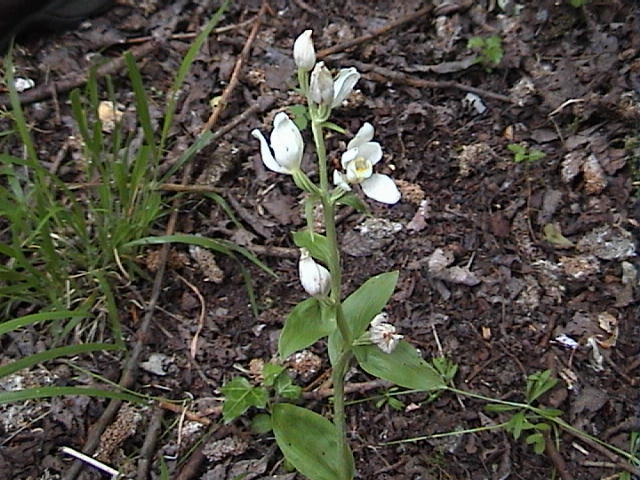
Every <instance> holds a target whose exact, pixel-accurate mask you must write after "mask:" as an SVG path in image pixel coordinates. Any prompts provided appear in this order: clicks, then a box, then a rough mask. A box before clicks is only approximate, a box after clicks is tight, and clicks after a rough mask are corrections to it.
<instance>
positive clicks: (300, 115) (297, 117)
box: [288, 105, 309, 130]
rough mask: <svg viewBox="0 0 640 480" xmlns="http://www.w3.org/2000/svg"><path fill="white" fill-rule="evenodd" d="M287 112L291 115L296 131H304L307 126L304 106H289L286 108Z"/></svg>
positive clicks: (307, 120)
mask: <svg viewBox="0 0 640 480" xmlns="http://www.w3.org/2000/svg"><path fill="white" fill-rule="evenodd" d="M288 110H289V112H291V115H293V123H295V124H296V127H298V130H304V129H305V128H307V125H308V124H309V114H308V113H307V107H305V106H304V105H291V106H290V107H288Z"/></svg>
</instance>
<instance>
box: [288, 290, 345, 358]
mask: <svg viewBox="0 0 640 480" xmlns="http://www.w3.org/2000/svg"><path fill="white" fill-rule="evenodd" d="M335 328H336V323H335V318H333V317H331V316H328V315H322V307H321V305H320V302H319V301H318V300H317V299H316V298H314V297H312V298H308V299H306V300H304V301H302V302H300V303H299V304H298V305H296V306H295V307H294V309H293V310H292V311H291V313H290V314H289V315H288V316H287V320H286V322H285V324H284V328H283V329H282V333H281V334H280V340H279V341H278V354H279V355H280V357H281V358H283V359H285V358H287V357H288V356H289V355H291V354H292V353H294V352H297V351H298V350H302V349H303V348H307V347H308V346H309V345H312V344H314V343H315V342H317V341H318V340H319V339H321V338H322V337H326V336H327V335H329V334H330V333H331V332H332V331H333V330H334V329H335Z"/></svg>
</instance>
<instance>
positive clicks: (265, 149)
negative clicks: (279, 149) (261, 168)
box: [251, 128, 289, 173]
mask: <svg viewBox="0 0 640 480" xmlns="http://www.w3.org/2000/svg"><path fill="white" fill-rule="evenodd" d="M251 136H253V137H254V138H257V139H258V140H260V156H261V157H262V163H264V164H265V166H266V167H267V168H268V169H269V170H272V171H274V172H278V173H289V170H288V169H287V168H284V167H282V166H281V165H280V164H279V163H278V162H276V159H275V158H274V157H273V154H272V153H271V149H270V148H269V144H268V143H267V139H266V138H264V135H262V132H261V131H260V130H258V129H257V128H256V129H255V130H253V131H252V132H251Z"/></svg>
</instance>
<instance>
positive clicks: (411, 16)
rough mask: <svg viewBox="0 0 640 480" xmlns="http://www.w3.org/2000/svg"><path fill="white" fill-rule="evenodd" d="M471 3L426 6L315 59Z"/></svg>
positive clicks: (328, 49) (326, 50)
mask: <svg viewBox="0 0 640 480" xmlns="http://www.w3.org/2000/svg"><path fill="white" fill-rule="evenodd" d="M470 4H471V2H469V1H465V2H463V3H461V4H459V5H443V6H442V7H438V8H436V9H435V10H434V8H433V6H432V5H428V6H426V7H424V8H421V9H420V10H417V11H415V12H413V13H410V14H408V15H405V16H404V17H400V18H399V19H397V20H394V21H393V22H390V23H388V24H387V25H385V26H384V27H382V28H379V29H378V30H376V31H374V32H372V33H367V34H365V35H361V36H359V37H356V38H353V39H351V40H347V41H346V42H343V43H338V44H337V45H334V46H333V47H329V48H325V49H323V50H320V51H319V52H318V53H317V57H318V58H324V57H326V56H328V55H333V54H334V53H338V52H343V51H344V50H347V49H349V48H351V47H355V46H357V45H360V44H362V43H366V42H369V41H371V40H373V39H375V38H377V37H380V36H382V35H384V34H385V33H387V32H390V31H391V30H393V29H395V28H398V27H401V26H402V25H404V24H405V23H409V22H413V21H414V20H417V19H419V18H421V17H424V16H425V15H427V14H429V13H431V11H432V10H434V14H436V15H448V14H451V13H454V12H457V11H460V10H462V9H465V8H468V7H469V6H470Z"/></svg>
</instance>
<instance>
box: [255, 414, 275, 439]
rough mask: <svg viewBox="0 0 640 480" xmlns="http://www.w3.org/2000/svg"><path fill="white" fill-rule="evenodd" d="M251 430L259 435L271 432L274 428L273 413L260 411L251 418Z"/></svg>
mask: <svg viewBox="0 0 640 480" xmlns="http://www.w3.org/2000/svg"><path fill="white" fill-rule="evenodd" d="M251 430H252V431H253V432H254V433H257V434H258V435H260V434H263V433H269V432H270V431H271V430H273V427H272V426H271V415H269V414H268V413H259V414H257V415H256V416H255V417H253V418H252V419H251Z"/></svg>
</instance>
